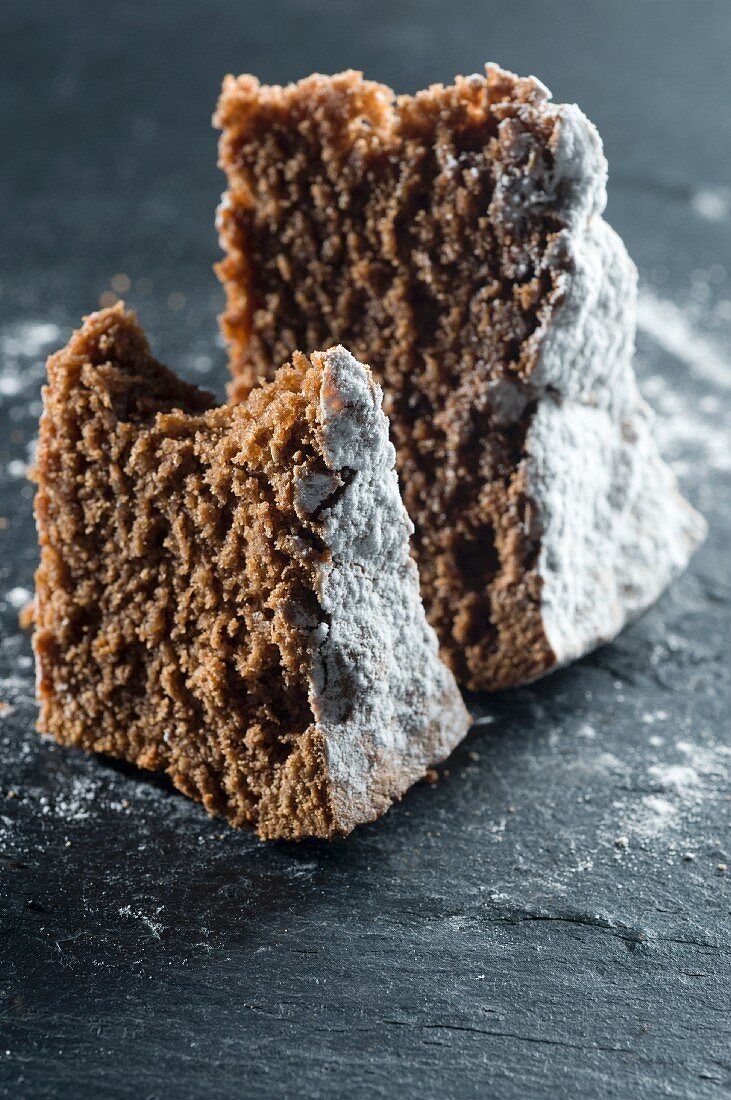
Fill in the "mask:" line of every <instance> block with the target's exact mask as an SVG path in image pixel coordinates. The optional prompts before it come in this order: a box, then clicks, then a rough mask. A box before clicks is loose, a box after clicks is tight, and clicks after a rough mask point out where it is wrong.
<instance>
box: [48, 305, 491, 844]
mask: <svg viewBox="0 0 731 1100" xmlns="http://www.w3.org/2000/svg"><path fill="white" fill-rule="evenodd" d="M213 405H214V401H213V398H212V397H211V396H210V395H208V394H205V393H203V392H202V391H200V390H198V389H196V388H195V387H193V386H188V385H186V384H185V383H183V382H181V381H180V380H179V379H177V378H176V377H175V376H174V375H173V374H171V373H170V372H169V371H168V370H166V368H164V367H162V366H161V365H160V364H159V363H157V362H156V361H155V360H154V359H153V358H152V357H151V355H150V352H149V348H148V345H147V342H146V340H145V337H144V335H143V333H142V331H141V330H140V328H139V326H138V324H137V322H136V320H135V318H134V315H132V314H130V313H128V312H125V311H124V310H123V309H122V308H121V307H115V308H114V309H111V310H105V311H102V312H100V313H98V314H94V315H92V316H91V317H89V318H87V320H86V322H85V324H84V327H83V328H82V329H81V330H79V331H78V332H77V333H75V334H74V336H73V337H72V339H71V341H70V343H69V345H68V346H67V347H66V348H65V349H64V350H62V351H61V352H58V353H57V354H56V355H54V356H52V357H51V359H50V360H49V382H48V386H47V387H46V389H45V391H44V413H43V418H42V422H41V434H40V441H39V448H38V461H37V470H36V480H37V482H38V493H37V497H36V517H37V523H38V528H39V535H40V541H41V565H40V568H39V571H38V574H37V612H36V634H35V639H34V643H35V650H36V655H37V662H38V681H39V696H40V702H41V715H40V722H39V725H40V728H41V729H42V730H43V731H44V732H47V733H50V734H53V736H54V737H55V738H56V739H57V740H59V741H61V742H62V743H64V744H70V745H78V746H81V747H82V748H84V749H87V750H89V751H95V752H100V753H107V754H109V755H111V756H115V757H118V758H121V759H125V760H128V761H131V762H132V763H135V764H137V765H139V766H140V767H143V768H151V769H155V770H160V771H165V772H167V774H168V775H169V776H170V777H171V778H172V780H173V782H174V783H175V785H176V786H177V787H179V788H180V789H181V790H183V791H184V792H185V793H187V794H189V795H190V796H192V797H194V798H197V799H200V800H201V801H202V802H203V803H204V805H205V806H206V808H207V809H208V810H209V811H210V812H212V813H217V814H221V815H223V816H225V817H226V818H227V819H228V820H229V821H230V822H231V823H232V824H234V825H239V826H252V827H254V828H255V829H256V830H257V831H258V832H259V834H260V835H261V836H262V837H282V838H299V837H303V836H320V837H329V836H333V835H337V834H343V833H347V832H349V831H350V830H351V829H352V828H353V827H354V826H355V825H357V824H359V823H360V822H364V821H369V820H372V819H373V818H375V817H377V816H378V815H379V814H380V813H382V812H384V811H385V810H386V809H387V808H388V806H389V805H390V804H391V802H392V801H393V800H394V799H396V798H398V797H399V796H400V795H401V794H403V792H404V791H405V790H406V789H407V788H408V787H409V786H410V785H411V784H412V783H413V782H415V781H416V780H417V779H419V778H421V777H422V776H423V775H424V774H425V772H426V771H427V769H428V768H429V766H430V765H431V764H433V763H435V762H437V761H439V760H442V759H443V758H444V757H445V756H446V755H447V754H448V753H449V752H450V750H451V749H452V748H453V747H454V745H456V744H457V742H458V741H460V740H461V738H462V737H463V736H464V734H465V733H466V731H467V729H468V726H469V716H468V714H467V712H466V710H465V707H464V705H463V703H462V700H461V697H460V695H459V692H458V689H457V687H456V684H455V681H454V678H453V676H452V674H451V673H450V672H449V671H448V669H447V668H446V667H445V665H444V664H442V662H441V661H440V659H439V657H438V655H437V642H436V637H435V635H434V633H433V631H432V629H431V628H430V627H429V626H428V625H427V622H426V618H425V615H424V611H423V608H422V605H421V602H420V597H419V585H418V577H417V572H416V566H415V565H414V562H413V561H412V559H411V557H410V556H409V546H408V542H409V533H410V530H411V525H410V521H409V519H408V517H407V515H406V512H405V510H404V507H403V504H402V502H401V498H400V495H399V491H398V484H397V478H396V473H395V471H394V468H393V467H394V451H393V447H392V445H391V443H390V442H389V439H388V423H387V420H386V417H385V415H384V414H383V412H382V411H381V393H380V390H379V388H378V387H377V386H376V385H375V384H374V383H373V381H372V379H371V376H370V372H369V371H368V368H366V367H364V366H362V365H361V364H360V363H358V362H357V361H356V360H355V359H354V358H353V357H352V355H350V354H349V352H347V351H346V350H345V349H344V348H342V347H336V348H331V349H330V350H329V351H326V352H322V353H315V354H313V355H312V356H311V357H310V358H309V359H308V358H305V356H303V355H299V354H296V355H295V356H294V358H293V361H292V364H291V365H290V366H287V367H283V368H282V369H281V371H279V372H278V374H277V376H276V379H275V380H274V381H273V382H272V383H271V384H270V385H268V386H265V387H263V388H261V389H259V390H257V391H256V392H255V393H253V394H252V395H251V397H250V399H249V400H248V401H247V402H246V403H244V404H243V405H240V406H238V407H235V408H234V407H223V408H214V407H213Z"/></svg>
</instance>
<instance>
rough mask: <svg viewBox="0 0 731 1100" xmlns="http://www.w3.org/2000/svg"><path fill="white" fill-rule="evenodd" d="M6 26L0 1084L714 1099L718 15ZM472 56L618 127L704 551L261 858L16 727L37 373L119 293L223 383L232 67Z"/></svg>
mask: <svg viewBox="0 0 731 1100" xmlns="http://www.w3.org/2000/svg"><path fill="white" fill-rule="evenodd" d="M0 33H1V35H2V42H3V51H2V52H3V66H2V70H1V74H0V75H1V78H2V88H1V89H0V92H1V94H0V102H1V103H2V112H1V114H2V120H1V124H2V134H1V135H0V147H1V148H2V150H3V154H2V172H1V173H0V203H1V209H2V218H0V287H1V295H0V355H1V360H0V494H1V496H0V516H2V519H0V595H1V596H2V602H0V612H1V614H2V628H3V635H2V642H1V646H0V660H1V667H0V677H1V680H0V698H2V700H3V701H4V702H6V703H7V704H9V706H8V707H6V708H5V709H4V710H3V711H2V713H0V746H1V750H0V752H1V756H0V760H1V763H0V769H1V773H0V876H1V879H0V882H1V888H0V898H1V899H2V901H1V905H2V912H1V914H0V916H1V919H2V941H1V943H2V949H1V951H0V975H1V978H2V988H1V994H2V1000H1V1001H0V1090H2V1095H6V1096H12V1097H69V1098H74V1100H84V1098H87V1097H89V1098H91V1097H99V1096H104V1097H125V1098H126V1097H135V1098H138V1097H149V1098H153V1097H154V1098H167V1097H170V1098H173V1097H175V1098H177V1097H209V1096H210V1097H213V1096H216V1097H225V1098H229V1097H231V1098H234V1097H240V1096H245V1095H246V1096H248V1095H253V1096H257V1097H272V1098H275V1097H282V1096H287V1097H289V1096H306V1097H340V1096H352V1097H366V1096H368V1097H370V1096H382V1097H391V1096H401V1097H403V1098H410V1097H435V1098H441V1097H455V1098H456V1097H460V1098H461V1097H486V1096H489V1097H505V1098H516V1100H517V1098H521V1100H522V1098H525V1097H544V1096H545V1097H555V1096H571V1097H607V1096H611V1097H623V1098H624V1097H629V1096H631V1097H640V1098H644V1097H659V1096H663V1097H665V1096H671V1097H694V1098H695V1097H698V1098H701V1097H704V1098H705V1097H708V1098H710V1097H720V1096H725V1095H728V1094H729V1089H730V1085H731V1054H730V1049H731V1048H730V1045H729V1030H730V1025H729V1008H730V998H729V974H730V971H731V967H730V965H729V963H730V957H729V953H730V951H731V943H730V940H731V935H730V933H729V882H730V880H731V875H730V874H729V873H724V871H723V869H722V868H723V866H724V865H725V864H726V863H729V864H731V860H729V831H728V826H729V807H730V806H731V802H730V801H729V797H730V796H729V784H728V771H729V762H730V760H731V757H730V755H729V752H730V749H729V730H728V687H729V667H730V666H729V659H728V654H729V615H728V610H729V594H730V588H731V585H730V579H729V568H728V565H729V550H728V547H729V537H730V533H731V528H730V524H729V518H730V516H729V513H730V511H731V508H730V502H729V495H728V473H729V466H730V465H731V463H730V461H729V451H730V449H731V442H730V433H729V416H730V414H731V407H730V402H729V390H730V389H731V369H730V368H729V366H728V363H729V361H730V360H731V353H730V352H729V340H728V337H729V328H730V327H731V302H730V301H729V299H730V298H731V287H730V285H729V276H728V272H727V270H726V267H725V265H726V264H727V263H728V260H729V244H730V242H731V221H730V213H731V192H729V190H728V181H729V167H730V159H731V158H730V153H729V151H730V150H731V112H729V109H728V103H729V98H730V97H731V77H730V74H729V66H728V44H729V36H730V34H731V6H729V4H728V2H727V0H715V2H714V0H703V2H691V0H689V2H662V0H657V2H637V0H631V2H627V0H613V2H612V3H611V4H608V3H605V2H604V0H602V2H597V0H576V2H575V3H568V2H559V3H552V4H546V3H545V2H544V0H536V2H530V3H516V2H514V0H510V2H508V0H504V2H500V3H497V2H487V0H460V2H455V0H452V2H451V3H450V4H445V3H443V2H442V0H427V2H423V0H422V2H419V3H417V0H412V2H409V3H394V2H389V3H386V2H385V0H376V2H372V3H369V4H364V3H360V2H356V0H341V2H340V3H339V4H337V5H335V4H334V3H329V2H328V0H305V2H301V3H296V2H295V0H292V2H291V3H286V2H283V0H266V2H264V0H257V2H254V3H243V2H242V0H207V2H203V0H201V2H199V3H194V2H183V0H180V2H178V3H173V2H172V0H168V2H162V0H159V2H157V3H131V2H127V3H125V2H121V0H116V2H110V3H107V4H99V3H97V2H96V0H94V2H91V0H88V2H82V0H65V2H64V3H63V4H59V3H58V2H57V0H46V2H43V0H22V2H17V3H16V2H14V0H5V2H4V4H3V5H2V9H1V11H0ZM488 58H494V59H495V60H499V61H500V62H501V63H503V64H504V65H506V66H508V67H511V68H514V69H516V70H519V71H521V72H526V71H528V72H530V71H533V72H537V73H538V74H539V75H540V76H541V77H543V78H544V79H545V80H546V82H547V83H548V84H549V85H550V86H551V87H552V88H553V90H554V93H555V94H556V95H557V97H558V98H561V99H576V100H578V101H579V102H580V103H581V104H582V106H583V107H584V108H585V110H586V111H587V113H588V114H589V115H590V116H591V117H592V118H594V119H595V121H596V122H597V124H598V125H599V128H600V130H601V132H602V134H603V136H604V138H605V143H606V147H607V151H608V155H609V158H610V163H611V165H612V168H613V173H612V179H611V188H610V205H609V214H610V218H611V220H612V221H613V223H614V224H615V226H616V227H617V228H618V229H619V230H620V231H621V232H622V233H623V235H624V236H625V238H626V240H627V242H628V245H629V247H630V250H631V252H632V254H633V256H634V257H635V259H636V261H637V263H638V265H639V268H640V272H641V276H642V280H643V287H644V289H645V294H644V298H643V305H642V311H641V321H642V331H641V332H640V336H639V348H638V370H639V371H640V376H641V380H642V383H643V386H644V387H645V389H646V392H647V393H648V395H649V396H650V397H651V398H652V400H653V401H654V403H655V404H656V406H657V407H658V408H659V411H660V412H661V414H662V423H661V425H660V429H661V438H662V441H663V446H664V448H665V450H666V453H667V454H668V455H669V457H670V458H671V459H673V461H674V462H675V463H676V465H677V468H678V471H679V473H680V475H681V479H682V481H683V484H684V487H685V489H686V490H687V492H688V494H689V495H690V497H691V498H692V499H693V500H694V501H695V502H696V503H697V504H698V505H699V506H700V507H701V508H702V509H703V511H704V512H705V513H706V515H707V516H708V517H709V520H710V524H711V532H710V537H709V540H708V542H707V544H706V546H705V547H704V549H703V550H702V552H701V553H700V554H699V555H698V556H697V558H696V560H695V561H694V563H693V566H692V568H691V570H690V572H689V573H688V574H687V575H686V576H685V577H684V578H683V579H682V580H681V581H680V582H679V583H677V584H676V585H674V586H673V588H672V590H671V591H670V592H669V593H668V594H667V595H666V596H665V597H664V598H663V599H662V600H661V602H660V603H659V605H658V606H657V607H656V608H655V609H654V610H653V611H652V612H651V613H649V614H648V615H647V616H645V618H644V619H642V620H641V621H640V622H639V623H637V624H636V625H634V626H633V627H632V628H631V629H630V630H628V631H626V632H625V634H624V635H623V636H622V637H621V638H620V639H619V640H618V641H617V642H616V644H614V645H612V646H608V647H606V648H605V649H603V650H602V651H601V652H599V653H597V654H595V655H593V656H592V657H590V658H588V659H587V660H584V661H582V662H581V663H580V664H578V665H576V666H575V667H573V668H570V669H568V670H566V671H563V672H560V673H558V674H556V675H554V676H552V677H550V678H549V679H547V680H545V681H544V682H542V683H540V684H538V685H536V686H534V687H531V688H527V689H523V690H519V691H516V692H513V693H510V694H505V695H502V696H500V697H493V698H488V697H480V698H475V699H473V700H472V703H473V706H474V709H475V711H476V713H478V714H482V715H485V716H486V719H487V720H486V721H484V722H483V723H482V724H481V725H480V726H478V728H476V729H475V730H474V731H473V733H472V734H471V735H470V737H469V738H468V740H467V742H466V743H465V744H464V746H463V747H462V748H460V749H459V751H457V752H456V753H455V755H454V757H453V758H452V759H451V761H450V762H449V764H448V766H447V768H446V769H445V770H444V771H443V774H442V776H441V778H440V781H439V782H438V784H437V785H436V786H434V787H428V786H426V785H423V786H421V787H418V788H416V789H414V790H413V791H412V792H411V793H410V794H409V795H408V796H407V797H406V798H405V799H404V801H403V802H402V803H401V805H400V806H398V807H396V808H395V809H394V810H393V811H392V812H391V813H389V814H388V815H387V817H385V818H384V819H383V820H381V821H380V822H378V823H377V824H375V825H373V826H372V827H368V828H364V829H361V830H360V831H359V832H357V834H356V835H354V836H352V837H351V838H350V839H348V840H346V841H344V842H341V843H336V844H332V845H325V844H303V845H300V846H299V847H296V846H287V845H263V844H261V843H259V842H257V841H256V840H254V839H252V838H251V837H249V836H246V835H241V834H237V833H234V832H231V831H227V830H226V829H225V828H224V827H223V826H222V825H221V824H219V823H217V822H215V821H210V820H208V819H207V818H206V817H205V815H204V814H203V813H202V811H201V810H200V809H199V808H198V807H197V806H195V805H194V804H192V803H190V802H188V801H186V800H185V799H184V798H183V797H182V796H179V795H177V794H175V793H174V792H172V791H171V790H170V788H169V787H168V786H167V785H166V784H165V783H164V782H158V781H156V780H155V779H151V778H147V777H145V776H142V775H140V774H138V773H135V772H133V771H132V770H127V769H124V768H120V767H118V766H111V765H110V764H108V763H104V762H103V761H100V760H93V759H86V758H84V757H83V756H82V755H81V754H79V753H75V752H70V751H64V750H62V749H60V748H57V747H54V745H53V744H49V743H48V742H47V741H43V740H41V739H40V738H39V737H38V736H37V735H36V734H35V733H34V732H33V723H34V717H35V708H34V704H33V674H32V667H31V659H30V647H29V642H28V639H27V637H25V636H21V635H20V634H19V632H18V628H17V622H16V620H17V607H18V606H19V605H20V604H21V603H22V602H23V600H24V598H25V594H26V593H25V591H24V590H28V589H30V587H31V585H32V574H33V568H34V563H35V557H36V551H35V546H34V534H33V526H32V521H31V516H30V508H31V497H32V494H31V488H30V486H28V485H27V484H26V483H25V481H24V479H23V474H24V469H25V464H26V463H27V461H28V459H29V456H30V446H31V440H32V438H33V435H34V431H35V418H36V416H37V413H38V391H39V385H40V382H41V379H42V375H43V368H42V360H43V357H44V355H45V354H46V353H47V352H48V350H49V349H52V348H54V347H56V346H58V345H59V344H60V342H62V341H63V340H65V339H66V337H67V335H68V333H69V331H70V329H71V327H72V326H73V325H74V324H75V323H76V322H77V320H78V318H79V316H80V315H81V314H82V313H83V312H85V311H88V310H89V309H90V308H92V307H95V306H96V304H97V302H98V301H99V297H100V295H101V294H103V293H105V292H109V289H110V282H111V280H112V279H113V278H114V277H115V276H119V275H123V276H126V277H127V279H128V280H130V281H131V289H130V290H129V291H128V292H127V294H126V297H127V299H128V300H129V301H130V302H132V303H133V304H134V305H135V306H137V307H138V309H139V311H140V314H141V317H142V320H143V322H144V323H145V324H146V326H148V328H149V330H150V333H151V336H152V338H153V341H154V346H155V348H156V350H157V351H158V353H159V354H160V355H161V357H164V358H166V359H167V360H168V361H169V362H171V363H172V364H174V365H176V366H177V367H178V368H179V369H180V370H181V371H182V372H183V373H185V374H186V375H187V376H188V377H191V378H197V379H201V378H202V379H205V382H206V383H208V384H213V385H217V386H221V385H222V383H223V379H224V375H225V371H224V353H223V350H222V349H221V347H220V345H219V344H218V343H217V340H216V329H215V323H214V312H215V311H216V309H218V308H219V307H220V305H221V295H220V292H219V290H218V287H217V284H216V281H215V278H214V276H213V274H212V272H211V264H212V262H213V261H214V259H215V258H216V255H217V249H216V240H215V235H214V231H213V228H212V213H213V207H214V204H215V202H216V200H217V197H218V193H219V191H220V190H221V188H222V178H221V177H220V175H219V174H218V172H217V170H216V168H215V165H214V158H215V135H214V133H213V132H212V130H211V129H210V127H209V116H210V114H211V111H212V108H213V104H214V100H215V97H216V93H217V88H218V84H219V79H220V76H221V75H222V74H223V73H224V72H226V71H228V70H239V71H241V70H245V69H249V70H253V71H255V72H257V73H258V74H260V75H261V76H262V77H263V78H265V79H269V80H288V79H291V78H294V77H298V76H301V75H304V74H305V73H307V72H309V71H310V70H313V69H320V70H324V71H333V70H335V69H338V68H344V67H347V66H348V65H352V66H356V67H362V68H364V69H365V70H366V71H367V73H368V74H369V75H370V76H373V77H376V78H382V79H385V80H387V81H389V82H392V83H393V84H395V86H396V87H397V88H398V89H399V90H413V89H415V88H416V87H418V86H420V85H421V84H423V83H425V82H428V81H430V80H434V79H449V78H450V77H451V76H452V75H453V74H454V73H455V72H470V71H474V70H475V69H477V68H479V67H480V65H481V64H482V62H483V61H484V60H486V59H488ZM115 285H116V286H117V288H120V287H124V286H125V285H126V283H125V280H124V279H122V280H121V281H120V280H119V279H116V280H115ZM447 773H449V774H447Z"/></svg>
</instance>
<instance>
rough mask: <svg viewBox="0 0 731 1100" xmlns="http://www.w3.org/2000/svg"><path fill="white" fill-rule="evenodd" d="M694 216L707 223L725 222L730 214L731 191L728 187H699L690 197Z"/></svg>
mask: <svg viewBox="0 0 731 1100" xmlns="http://www.w3.org/2000/svg"><path fill="white" fill-rule="evenodd" d="M690 205H691V206H692V208H693V210H694V211H695V213H696V214H698V215H699V217H701V218H705V219H706V220H707V221H709V222H722V221H725V220H726V219H727V218H728V217H729V214H731V190H729V188H728V187H700V188H699V189H698V190H697V191H694V192H693V194H692V195H691V199H690Z"/></svg>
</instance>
